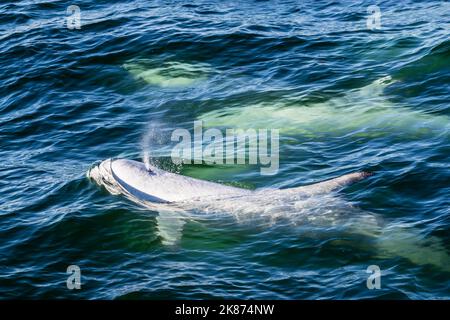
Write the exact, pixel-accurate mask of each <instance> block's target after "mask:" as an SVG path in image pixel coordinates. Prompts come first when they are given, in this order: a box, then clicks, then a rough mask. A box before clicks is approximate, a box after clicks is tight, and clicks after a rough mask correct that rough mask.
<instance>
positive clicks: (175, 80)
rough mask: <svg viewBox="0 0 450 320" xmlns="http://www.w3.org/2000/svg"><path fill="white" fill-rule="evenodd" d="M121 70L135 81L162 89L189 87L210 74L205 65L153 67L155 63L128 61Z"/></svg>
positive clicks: (162, 65) (177, 63)
mask: <svg viewBox="0 0 450 320" xmlns="http://www.w3.org/2000/svg"><path fill="white" fill-rule="evenodd" d="M123 68H124V69H125V70H127V71H128V72H129V73H130V74H132V75H133V76H134V77H135V78H136V79H140V80H143V81H145V82H146V83H148V84H151V85H154V86H159V87H164V88H176V87H187V86H191V85H193V84H195V83H197V82H199V81H201V80H204V79H206V78H207V75H208V74H209V73H210V72H211V68H210V67H209V66H208V65H207V64H200V63H198V64H188V63H181V62H166V63H161V64H159V65H155V62H152V61H147V60H140V61H130V62H127V63H125V64H124V65H123Z"/></svg>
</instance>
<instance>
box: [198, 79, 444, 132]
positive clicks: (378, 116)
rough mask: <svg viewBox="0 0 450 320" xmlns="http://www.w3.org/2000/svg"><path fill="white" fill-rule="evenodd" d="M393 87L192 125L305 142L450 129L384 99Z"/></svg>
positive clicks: (252, 109)
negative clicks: (268, 132)
mask: <svg viewBox="0 0 450 320" xmlns="http://www.w3.org/2000/svg"><path fill="white" fill-rule="evenodd" d="M396 82H398V81H397V80H395V79H392V77H391V76H386V77H383V78H380V79H377V80H375V81H373V82H372V83H370V84H368V85H366V86H363V87H361V88H359V89H356V90H350V91H348V92H346V93H345V94H344V95H342V96H338V97H334V98H332V99H329V100H327V101H324V102H317V103H299V102H297V101H295V100H293V99H292V98H284V99H279V100H278V101H276V102H266V101H262V102H257V103H254V104H249V105H236V106H230V107H227V108H220V109H216V110H212V111H208V112H206V113H203V114H201V115H199V116H198V117H197V120H200V121H202V122H203V126H204V127H207V128H218V127H219V128H242V129H249V128H266V129H279V132H280V134H283V135H288V136H296V135H300V136H305V137H316V136H327V135H333V136H336V135H338V134H340V135H347V134H352V135H355V136H360V137H379V136H386V135H391V134H392V133H396V134H399V135H402V136H405V135H407V136H410V137H413V138H414V137H417V136H424V135H425V136H426V135H430V134H433V133H436V132H437V133H442V131H443V130H448V129H449V123H450V122H449V118H448V117H447V116H443V115H441V116H438V115H430V114H427V113H424V112H421V111H418V110H414V109H412V108H407V107H402V106H398V105H396V104H395V103H393V102H391V101H389V100H388V99H387V98H386V97H385V96H384V95H383V92H384V89H386V88H387V87H388V86H390V85H392V84H394V83H396Z"/></svg>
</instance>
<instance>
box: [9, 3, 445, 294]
mask: <svg viewBox="0 0 450 320" xmlns="http://www.w3.org/2000/svg"><path fill="white" fill-rule="evenodd" d="M74 4H76V5H78V6H79V7H80V9H81V29H73V30H70V29H68V28H67V26H66V16H67V14H66V9H67V6H68V5H69V4H68V2H67V1H31V0H29V1H2V3H1V4H0V14H1V19H0V21H1V22H0V53H1V59H0V70H1V72H0V81H1V87H0V160H1V161H0V196H1V199H2V201H1V202H0V298H3V299H5V298H7V299H8V298H32V299H36V298H45V299H47V298H75V299H99V298H102V299H105V298H106V299H115V298H136V299H141V298H147V299H162V298H194V299H201V298H254V299H256V298H263V299H265V298H274V299H293V298H295V299H323V298H327V299H328V298H329V299H360V298H386V299H391V298H395V299H439V298H447V299H448V298H449V297H450V281H449V280H450V279H449V275H450V272H449V265H448V264H447V262H448V261H449V260H448V256H449V254H450V253H449V250H450V237H449V230H450V218H449V217H450V215H449V214H450V210H449V192H450V185H449V181H450V171H449V160H450V159H449V155H450V144H449V142H450V132H449V121H448V119H449V118H448V117H449V115H450V109H449V105H448V101H449V98H450V73H449V71H450V64H449V61H450V41H449V21H450V5H449V2H446V1H412V0H411V1H407V0H402V1H379V2H378V3H377V4H378V6H379V7H380V9H381V29H374V30H370V29H368V28H367V26H366V19H367V16H368V13H367V7H368V6H369V5H372V4H373V3H372V2H370V1H369V2H368V1H352V2H348V3H345V4H344V3H339V2H335V1H211V0H208V1H195V2H193V1H189V2H187V1H144V0H134V1H132V0H128V1H93V0H84V1H81V0H80V1H77V2H76V3H74ZM130 65H131V67H130ZM180 65H181V67H180ZM174 66H175V67H174ZM186 66H187V68H191V69H192V68H193V71H192V70H191V72H187V71H186V70H185V69H186ZM183 67H184V69H183ZM171 68H172V69H173V68H175V71H174V70H171ZM177 68H178V69H177ZM180 68H181V69H180ZM155 70H156V71H155ZM183 70H184V71H183ZM186 72H187V73H188V75H186ZM384 77H390V79H391V80H390V83H389V84H387V85H382V86H377V87H374V86H373V85H372V86H371V84H374V82H375V83H376V81H377V80H378V79H381V78H384ZM191 80H192V81H191ZM364 88H366V89H367V88H369V90H365V89H364ZM267 108H269V109H267ZM271 108H272V109H271ZM286 108H288V109H287V110H289V112H288V115H287V116H285V117H284V118H283V117H282V114H283V113H282V111H280V112H281V113H280V112H278V111H279V110H286ZM352 108H353V109H352ZM239 110H247V111H246V112H247V113H245V114H239ZM258 110H260V111H258ZM267 110H269V111H267ZM297 110H298V113H297ZM361 110H362V111H361ZM263 111H264V112H265V113H263ZM214 112H219V113H220V112H225V113H227V114H231V115H233V114H234V115H236V114H238V116H235V117H234V118H233V117H231V118H228V119H229V122H226V119H227V118H226V117H225V118H224V117H216V118H214V117H213V118H214V119H215V120H217V122H214V121H215V120H214V121H213V120H211V121H213V122H214V126H219V127H220V128H224V127H229V126H230V125H232V124H233V123H236V125H235V127H245V128H249V127H267V126H271V123H274V126H276V127H277V128H280V135H281V137H280V169H279V171H278V173H277V174H276V175H273V176H262V175H260V171H259V168H257V167H255V166H250V165H249V166H239V167H237V166H210V165H206V164H204V165H195V166H194V165H184V166H181V167H177V166H173V165H171V163H170V159H169V158H168V157H167V156H157V155H158V152H159V151H161V150H163V149H164V145H165V143H166V142H167V139H168V138H167V135H166V134H163V133H162V131H164V132H170V131H171V130H172V129H174V128H188V129H189V128H190V129H192V125H193V121H194V120H196V119H200V118H205V119H210V117H209V116H210V115H211V114H214ZM359 112H363V114H359ZM261 114H262V115H263V116H261ZM312 115H314V116H312ZM309 117H311V118H309ZM305 118H306V119H305ZM221 120H223V121H225V122H224V123H222V124H221V123H220V121H221ZM149 128H150V129H151V128H160V129H161V128H163V129H164V130H162V129H161V130H162V131H161V132H159V131H158V130H150V129H149ZM283 129H285V130H283ZM146 137H147V138H149V139H147V140H146V139H145V138H146ZM142 141H147V142H148V141H150V142H151V146H150V147H149V146H147V147H148V148H150V149H151V152H150V153H151V155H152V156H153V157H154V159H153V161H155V162H156V163H158V161H159V163H160V164H161V166H163V167H165V168H166V169H168V170H172V171H176V172H179V173H181V174H186V175H191V176H194V177H198V178H202V179H208V180H212V181H216V182H222V183H228V184H231V185H240V186H243V187H246V188H258V187H282V188H287V187H294V186H300V185H306V184H310V183H314V182H318V181H322V180H325V179H329V178H332V177H336V176H338V175H340V174H344V173H348V172H352V171H357V170H369V171H372V172H374V175H373V176H372V177H370V178H369V179H367V180H365V181H363V182H360V183H358V184H355V185H352V186H350V187H347V188H344V189H342V190H340V191H339V192H338V194H337V195H336V196H337V197H339V198H340V199H342V200H343V201H346V202H348V203H352V204H353V206H355V207H356V208H358V209H359V210H361V211H364V212H369V213H370V214H371V215H373V216H375V217H376V219H377V220H380V221H382V222H381V223H380V226H381V228H382V229H383V228H386V229H388V230H394V231H391V232H390V236H389V237H387V239H384V240H383V241H384V246H383V248H384V249H385V250H384V251H386V252H383V250H381V249H380V247H379V246H377V245H376V243H377V237H376V236H375V237H374V236H373V235H364V234H361V233H357V232H350V231H348V230H341V228H340V227H339V226H331V227H330V226H322V227H317V226H315V227H314V228H313V227H312V226H310V225H308V224H302V223H301V218H298V217H296V218H295V219H293V220H294V222H295V223H291V222H292V221H291V222H289V221H286V220H289V219H284V220H282V221H281V222H280V223H276V221H275V222H274V223H271V224H270V225H266V224H264V225H259V224H258V223H249V222H248V221H247V222H246V223H240V222H239V221H236V220H235V219H233V218H232V217H230V218H229V219H228V218H223V219H222V220H221V219H212V220H208V219H207V217H205V218H204V219H201V220H200V221H197V220H195V219H194V220H192V221H191V222H189V223H188V224H187V225H186V226H185V228H184V231H183V236H182V238H181V240H180V241H179V242H178V243H177V244H176V245H172V246H167V245H164V244H163V243H162V241H161V238H160V237H159V236H158V233H157V232H156V230H157V222H156V216H157V215H158V213H157V212H153V211H151V210H148V209H146V208H143V207H140V206H138V205H136V204H133V203H132V202H130V201H128V200H126V199H124V198H122V197H120V196H113V195H110V194H109V193H108V192H107V191H105V190H104V189H101V188H99V187H97V186H96V185H94V184H92V183H91V182H90V181H88V180H87V179H86V177H85V173H86V171H87V170H88V168H89V167H90V166H91V165H92V164H93V163H94V162H96V161H98V160H102V159H106V158H109V157H127V158H133V159H138V160H139V159H142V154H143V150H144V149H145V148H143V147H142ZM316 207H317V210H318V211H319V212H322V211H323V212H322V213H327V212H328V213H333V211H334V210H336V209H335V208H334V207H333V206H331V205H328V204H327V202H326V199H324V201H323V203H317V206H316ZM261 210H263V208H261ZM317 210H316V211H317ZM321 210H322V211H321ZM314 212H315V211H314ZM349 221H351V220H349ZM348 224H349V225H350V226H351V223H348ZM356 227H359V226H355V228H356ZM404 234H410V235H412V236H411V237H412V238H408V239H406V240H404V239H403V238H402V235H404ZM386 248H389V250H387V249H386ZM434 257H439V259H438V260H436V259H434ZM436 261H437V262H436ZM69 265H78V266H79V267H80V269H81V274H82V276H81V282H82V286H81V289H80V290H69V289H67V287H66V279H67V277H68V275H67V274H66V269H67V267H68V266H69ZM369 265H378V266H379V267H380V269H381V274H382V276H381V289H373V290H369V289H368V288H367V287H366V279H367V277H368V275H369V274H367V273H366V269H367V267H368V266H369Z"/></svg>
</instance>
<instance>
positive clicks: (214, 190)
mask: <svg viewBox="0 0 450 320" xmlns="http://www.w3.org/2000/svg"><path fill="white" fill-rule="evenodd" d="M368 175H369V174H368V173H366V172H354V173H350V174H346V175H343V176H341V177H338V178H335V179H331V180H327V181H324V182H319V183H316V184H312V185H308V186H302V187H295V188H288V189H256V190H246V189H241V188H236V187H232V186H226V185H222V184H218V183H214V182H209V181H204V180H199V179H195V178H191V177H186V176H182V175H178V174H175V173H170V172H167V171H164V170H161V169H158V168H156V167H153V166H149V167H148V166H145V165H144V164H143V163H141V162H137V161H132V160H126V159H116V160H112V159H108V160H105V161H103V162H101V163H99V164H97V165H95V166H93V167H92V168H91V169H90V170H89V171H88V173H87V176H88V177H89V178H90V179H91V180H94V181H95V182H96V183H97V184H99V185H101V186H104V187H105V188H106V189H107V190H108V191H109V192H110V193H112V194H122V195H125V196H126V197H127V198H129V199H130V200H132V201H134V202H136V203H139V204H141V205H144V206H146V207H149V208H150V209H152V210H155V211H158V216H157V223H158V230H159V235H160V237H161V238H162V243H163V244H165V245H173V244H175V243H176V242H177V241H178V240H180V238H181V236H182V231H183V226H184V224H185V222H186V220H189V219H192V218H193V217H195V215H196V214H199V215H200V216H201V217H204V215H205V214H208V216H209V215H214V214H222V213H223V214H227V215H233V216H234V217H236V219H237V220H247V221H254V220H257V219H265V220H267V221H270V222H273V221H277V219H289V220H292V221H293V223H294V224H298V223H301V224H308V225H310V226H311V227H312V229H314V226H318V227H321V228H324V227H325V228H329V227H339V228H345V229H346V230H348V231H349V232H351V233H352V234H360V235H363V236H367V237H369V238H371V239H375V240H374V245H375V247H376V248H377V252H378V253H379V255H380V256H381V257H392V256H401V257H404V258H406V259H408V260H410V261H411V262H413V263H416V264H420V265H423V264H431V265H434V266H437V267H439V268H440V269H444V270H445V271H448V272H450V270H449V266H450V257H449V256H448V254H447V253H446V250H445V248H444V247H443V245H442V244H441V242H440V241H439V240H438V239H436V238H432V237H429V238H428V239H422V238H421V236H420V234H419V233H417V232H415V231H414V230H412V231H411V230H410V229H408V228H404V227H403V226H398V225H386V224H385V223H383V222H382V221H381V222H380V220H381V219H380V218H379V217H377V216H376V215H374V214H372V213H369V212H366V211H363V210H360V209H358V208H356V207H353V206H352V205H351V204H349V203H348V202H346V201H344V200H342V199H341V198H340V197H337V196H336V195H335V194H334V192H333V191H335V190H337V189H339V188H341V187H343V186H345V185H348V184H350V183H352V182H356V181H359V180H361V179H363V178H365V177H367V176H368ZM200 216H198V217H200Z"/></svg>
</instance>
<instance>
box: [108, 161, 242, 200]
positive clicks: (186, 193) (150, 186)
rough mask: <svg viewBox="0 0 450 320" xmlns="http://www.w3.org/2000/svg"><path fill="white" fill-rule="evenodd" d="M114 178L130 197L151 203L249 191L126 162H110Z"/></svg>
mask: <svg viewBox="0 0 450 320" xmlns="http://www.w3.org/2000/svg"><path fill="white" fill-rule="evenodd" d="M110 170H111V174H112V176H113V177H114V179H115V180H116V181H117V182H118V183H119V184H120V186H121V187H122V188H124V189H125V190H126V191H127V192H129V193H130V194H132V195H133V196H135V197H137V198H139V199H142V200H148V201H152V202H178V201H186V200H191V199H195V198H204V197H222V196H228V195H236V194H245V193H247V192H251V191H248V190H244V189H240V188H235V187H230V186H225V185H222V184H218V183H214V182H210V181H204V180H199V179H195V178H191V177H186V176H182V175H178V174H174V173H170V172H167V171H164V170H160V169H158V168H155V167H152V168H151V169H150V170H147V168H146V167H145V165H144V164H143V163H142V162H137V161H133V160H127V159H117V160H111V161H110Z"/></svg>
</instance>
